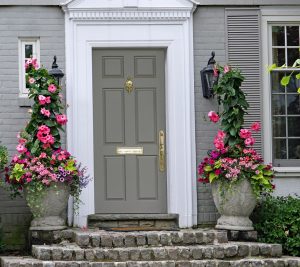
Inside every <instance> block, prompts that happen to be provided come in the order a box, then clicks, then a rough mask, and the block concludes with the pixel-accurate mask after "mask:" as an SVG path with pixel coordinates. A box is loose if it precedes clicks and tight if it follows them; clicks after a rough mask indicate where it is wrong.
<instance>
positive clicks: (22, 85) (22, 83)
mask: <svg viewBox="0 0 300 267" xmlns="http://www.w3.org/2000/svg"><path fill="white" fill-rule="evenodd" d="M28 44H29V45H32V50H33V55H32V57H33V58H36V59H37V62H38V64H40V39H39V38H37V37H30V38H19V96H20V97H22V98H27V97H28V89H27V88H26V79H25V75H26V70H25V60H26V58H25V45H28Z"/></svg>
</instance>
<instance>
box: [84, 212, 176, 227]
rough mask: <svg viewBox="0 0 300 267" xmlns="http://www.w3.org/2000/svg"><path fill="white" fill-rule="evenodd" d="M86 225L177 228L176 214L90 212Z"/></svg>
mask: <svg viewBox="0 0 300 267" xmlns="http://www.w3.org/2000/svg"><path fill="white" fill-rule="evenodd" d="M88 227H98V228H100V229H107V228H109V229H111V228H128V229H132V228H141V229H143V228H144V229H145V230H146V229H157V230H166V229H177V228H178V214H92V215H89V216H88Z"/></svg>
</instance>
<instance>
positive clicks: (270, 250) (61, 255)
mask: <svg viewBox="0 0 300 267" xmlns="http://www.w3.org/2000/svg"><path fill="white" fill-rule="evenodd" d="M32 255H33V257H35V258H37V259H39V260H55V261H59V260H64V261H75V260H76V261H116V262H118V261H121V262H124V261H129V260H131V261H162V260H202V259H230V258H244V257H248V256H264V257H281V256H282V246H281V245H279V244H263V243H250V242H229V243H226V244H217V245H193V246H164V247H147V246H145V247H136V248H132V247H130V248H125V247H124V248H86V249H82V248H80V247H79V246H78V245H77V244H65V245H53V246H47V245H44V246H36V245H35V246H32Z"/></svg>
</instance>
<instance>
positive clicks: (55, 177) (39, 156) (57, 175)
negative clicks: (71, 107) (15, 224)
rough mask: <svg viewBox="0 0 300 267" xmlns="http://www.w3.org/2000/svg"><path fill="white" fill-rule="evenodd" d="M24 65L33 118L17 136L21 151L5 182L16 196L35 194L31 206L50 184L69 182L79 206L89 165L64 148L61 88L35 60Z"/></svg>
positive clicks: (30, 202) (64, 122) (87, 180)
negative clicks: (85, 166) (77, 160)
mask: <svg viewBox="0 0 300 267" xmlns="http://www.w3.org/2000/svg"><path fill="white" fill-rule="evenodd" d="M25 66H26V74H27V75H26V81H27V87H28V88H29V94H28V95H29V98H31V99H33V100H34V104H33V106H32V111H31V120H30V121H29V123H28V124H27V126H26V128H25V129H24V130H23V131H22V132H21V133H20V134H19V135H18V143H19V144H18V145H17V147H16V149H17V152H18V154H16V155H15V156H14V157H13V159H12V161H11V163H10V165H9V166H8V167H7V168H6V175H5V181H6V183H7V184H8V185H9V188H10V189H11V191H12V195H13V196H17V195H20V193H21V192H22V191H23V189H26V190H27V191H30V192H31V193H33V195H35V196H36V197H34V198H33V199H31V201H29V203H28V205H29V206H30V205H35V202H36V201H37V198H38V196H39V195H40V194H42V193H43V191H44V189H46V188H48V187H49V186H51V185H58V184H60V183H62V184H67V185H68V187H69V191H70V194H71V195H72V196H73V197H74V199H75V207H78V204H79V195H80V193H81V191H82V189H83V188H84V187H86V186H87V184H88V182H89V180H90V178H89V176H87V175H86V168H83V167H81V165H80V164H78V163H77V162H76V159H75V158H74V157H73V156H72V155H71V154H70V153H69V152H68V151H66V150H64V149H62V148H61V140H60V131H63V130H64V129H63V126H64V125H65V124H66V123H67V121H68V120H67V117H66V115H65V114H63V112H62V110H63V109H64V105H63V103H62V97H61V91H62V89H61V87H60V86H59V85H58V83H57V81H56V80H55V78H54V77H53V76H51V75H49V73H48V71H47V70H46V69H44V68H39V66H38V64H37V61H36V60H35V59H29V60H28V61H27V62H26V65H25Z"/></svg>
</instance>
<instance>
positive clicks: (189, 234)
mask: <svg viewBox="0 0 300 267" xmlns="http://www.w3.org/2000/svg"><path fill="white" fill-rule="evenodd" d="M73 241H74V242H75V243H77V245H78V246H80V247H82V248H84V247H89V246H91V247H139V246H172V245H196V244H198V245H207V244H214V243H227V242H228V239H227V234H226V231H217V230H200V229H197V230H192V229H189V230H181V231H148V232H107V231H101V230H100V231H86V232H85V231H74V232H73Z"/></svg>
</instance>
